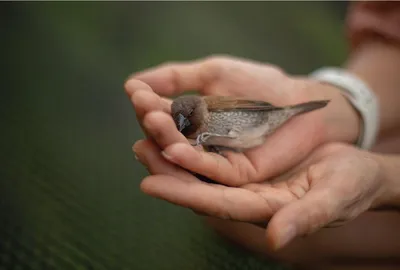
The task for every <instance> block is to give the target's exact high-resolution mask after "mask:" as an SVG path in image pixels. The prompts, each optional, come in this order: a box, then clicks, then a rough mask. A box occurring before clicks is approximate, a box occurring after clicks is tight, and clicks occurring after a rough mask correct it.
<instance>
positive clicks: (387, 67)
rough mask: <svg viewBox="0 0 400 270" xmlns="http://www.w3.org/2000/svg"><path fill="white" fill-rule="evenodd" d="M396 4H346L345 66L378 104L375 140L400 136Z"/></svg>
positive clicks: (399, 4) (398, 18) (399, 41)
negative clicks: (346, 52)
mask: <svg viewBox="0 0 400 270" xmlns="http://www.w3.org/2000/svg"><path fill="white" fill-rule="evenodd" d="M399 25H400V2H395V1H394V2H392V1H356V2H352V3H351V4H350V7H349V10H348V14H347V17H346V31H347V38H348V43H349V48H350V58H349V60H348V61H347V63H346V64H345V66H346V67H347V68H348V69H349V70H350V71H351V72H352V73H355V74H356V75H358V76H359V77H361V78H362V79H363V80H364V81H365V82H366V83H367V84H368V85H369V86H370V87H371V88H372V90H373V91H374V92H375V93H376V95H377V96H378V98H379V101H380V124H381V126H380V132H379V137H380V138H379V139H380V140H382V139H384V140H386V138H388V137H393V135H395V134H396V133H397V135H400V106H398V102H399V101H400V27H399Z"/></svg>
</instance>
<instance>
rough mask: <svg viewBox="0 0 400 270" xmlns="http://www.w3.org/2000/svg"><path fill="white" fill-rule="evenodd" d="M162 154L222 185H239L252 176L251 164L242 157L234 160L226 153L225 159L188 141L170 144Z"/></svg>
mask: <svg viewBox="0 0 400 270" xmlns="http://www.w3.org/2000/svg"><path fill="white" fill-rule="evenodd" d="M163 154H164V157H165V158H166V159H168V160H169V161H171V162H173V163H175V164H178V165H179V166H181V167H184V168H186V169H188V170H190V171H192V172H196V173H199V174H201V175H204V176H206V177H208V178H210V179H212V180H214V181H216V182H218V183H221V184H224V185H228V186H241V185H243V184H245V183H247V181H248V179H249V178H251V177H253V176H252V175H251V173H250V172H251V168H252V165H251V164H250V162H249V161H248V160H247V159H244V158H243V157H242V158H241V159H239V158H236V159H237V160H235V157H234V156H232V155H230V156H229V155H228V159H227V158H224V157H222V156H221V155H217V154H214V153H208V152H203V151H197V150H196V149H194V148H193V147H192V146H191V145H190V144H188V143H185V144H183V143H177V144H173V145H170V146H169V147H167V148H166V149H164V151H163ZM249 171H250V172H249Z"/></svg>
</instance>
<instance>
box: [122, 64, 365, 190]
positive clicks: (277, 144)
mask: <svg viewBox="0 0 400 270" xmlns="http://www.w3.org/2000/svg"><path fill="white" fill-rule="evenodd" d="M125 88H126V92H127V94H128V95H129V96H130V98H131V101H132V102H133V105H134V107H135V110H136V114H137V117H138V120H139V122H140V124H141V125H142V127H143V128H144V130H145V132H146V134H147V135H148V137H149V138H151V139H152V140H154V141H155V142H156V144H157V145H158V146H159V147H160V150H161V151H162V153H163V154H164V158H166V159H167V160H168V161H169V162H171V163H174V164H176V165H178V166H180V167H183V168H185V169H187V170H190V171H192V172H195V173H199V174H201V175H204V176H206V177H208V178H211V179H213V180H214V181H216V182H219V183H222V184H225V185H228V186H240V185H243V184H247V183H252V182H253V183H254V182H261V181H265V180H266V179H268V178H271V177H274V176H277V175H279V174H281V173H284V172H286V171H288V170H290V169H291V168H293V167H295V166H296V165H297V164H298V163H299V162H301V161H302V160H303V159H305V158H306V157H307V156H308V155H309V154H310V153H311V152H312V151H313V150H314V149H315V148H316V147H318V146H319V145H321V144H324V143H327V142H332V141H338V142H350V143H352V142H354V141H356V139H357V136H358V132H359V131H358V129H359V128H358V126H359V123H358V122H359V119H358V116H357V114H356V112H355V111H354V110H353V108H352V107H351V105H350V104H349V103H348V102H347V100H346V99H345V98H344V97H343V95H342V94H341V93H340V92H339V90H338V89H336V88H335V87H333V86H329V85H324V84H321V83H319V82H316V81H313V80H311V79H308V78H295V77H291V76H289V75H287V74H285V73H284V72H283V71H282V70H280V69H279V68H277V67H275V66H271V65H264V64H260V63H256V62H250V61H245V60H242V59H237V58H236V59H235V58H228V57H211V58H207V59H202V60H198V61H194V62H189V63H175V64H165V65H162V66H160V67H155V68H151V69H149V70H145V71H142V72H140V73H137V74H134V75H132V76H131V78H130V79H128V81H127V82H126V84H125ZM194 89H195V90H198V91H199V92H200V94H202V95H229V96H239V97H244V98H248V99H258V100H264V101H267V102H270V103H272V104H274V105H277V106H283V105H290V104H296V103H301V102H306V101H310V100H319V99H330V100H331V102H330V103H329V104H328V105H327V107H325V108H323V109H320V110H317V111H314V112H310V113H307V114H306V115H302V116H299V117H295V118H293V119H292V120H290V121H288V122H287V123H286V124H285V125H283V126H282V127H281V128H279V129H278V130H277V131H276V132H274V133H273V134H271V135H270V136H269V137H268V138H267V140H266V142H265V143H264V144H263V145H261V146H260V147H257V148H254V149H250V150H248V151H246V152H244V153H241V154H239V153H227V159H225V158H223V157H222V156H219V155H216V154H213V153H206V152H202V151H196V149H195V148H193V147H192V146H190V144H189V142H188V141H187V140H186V139H185V138H184V137H183V135H182V134H180V133H179V132H178V130H177V129H176V127H175V125H174V123H173V121H172V118H171V116H170V115H169V106H170V102H171V101H170V100H168V99H163V98H160V96H163V97H166V96H167V97H169V96H172V95H177V94H182V93H183V92H185V91H189V90H194ZM140 151H145V149H141V150H140Z"/></svg>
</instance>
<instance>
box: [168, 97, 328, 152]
mask: <svg viewBox="0 0 400 270" xmlns="http://www.w3.org/2000/svg"><path fill="white" fill-rule="evenodd" d="M329 102H330V100H312V101H308V102H304V103H298V104H293V105H287V106H281V107H279V106H274V105H273V104H271V103H269V102H266V101H261V100H251V99H244V98H239V97H232V96H214V95H208V96H207V95H206V96H202V95H182V96H179V97H177V98H175V99H174V100H173V102H172V104H171V116H172V118H173V120H174V123H175V126H176V128H177V129H178V131H179V132H180V133H182V134H183V135H184V136H185V137H186V138H187V139H190V140H195V142H194V143H191V145H192V146H198V145H201V146H203V148H204V149H205V150H206V151H208V152H214V153H217V154H220V155H222V156H225V155H224V154H223V151H224V150H225V151H226V150H227V151H233V152H239V153H240V152H243V151H246V150H248V149H252V148H255V147H257V146H259V145H261V144H263V143H264V142H265V140H266V138H267V136H268V135H270V134H272V133H273V132H274V131H276V130H277V129H278V128H279V127H281V126H282V125H283V124H284V123H286V122H287V121H288V120H289V119H291V118H293V117H295V116H297V115H300V114H303V113H306V112H311V111H314V110H317V109H321V108H324V107H325V106H326V105H327V104H328V103H329Z"/></svg>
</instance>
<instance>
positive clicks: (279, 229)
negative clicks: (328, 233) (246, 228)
mask: <svg viewBox="0 0 400 270" xmlns="http://www.w3.org/2000/svg"><path fill="white" fill-rule="evenodd" d="M337 201H338V198H334V197H333V196H332V192H330V191H329V189H320V190H311V191H309V192H308V193H307V194H306V195H305V196H304V197H302V198H301V199H300V200H298V201H294V202H292V203H290V204H288V205H287V206H285V207H283V208H282V209H281V210H279V211H278V212H277V213H276V214H275V215H274V216H273V217H272V219H271V221H270V223H269V224H268V228H267V239H268V244H269V246H270V247H272V249H274V250H277V249H280V248H282V247H284V246H286V245H287V244H288V243H289V242H290V241H292V240H293V239H294V238H295V237H297V236H304V235H307V234H310V233H313V232H315V231H316V230H318V229H320V228H322V227H324V226H325V225H327V224H329V223H331V222H332V221H334V220H336V219H337V217H338V216H337V213H338V212H339V210H338V206H337V203H336V202H337Z"/></svg>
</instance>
